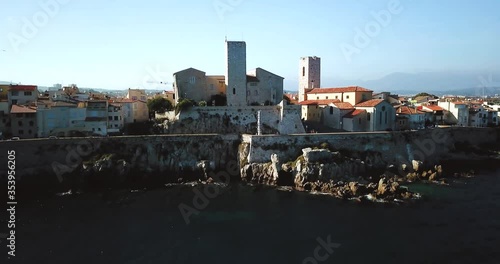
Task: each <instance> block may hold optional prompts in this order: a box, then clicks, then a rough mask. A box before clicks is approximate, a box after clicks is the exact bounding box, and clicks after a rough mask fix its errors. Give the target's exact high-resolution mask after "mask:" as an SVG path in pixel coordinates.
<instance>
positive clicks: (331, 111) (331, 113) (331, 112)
mask: <svg viewBox="0 0 500 264" xmlns="http://www.w3.org/2000/svg"><path fill="white" fill-rule="evenodd" d="M330 115H333V106H330Z"/></svg>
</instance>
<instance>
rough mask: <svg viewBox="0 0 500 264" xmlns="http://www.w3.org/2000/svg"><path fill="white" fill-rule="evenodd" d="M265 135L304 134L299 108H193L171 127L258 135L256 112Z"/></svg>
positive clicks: (184, 131)
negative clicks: (259, 114)
mask: <svg viewBox="0 0 500 264" xmlns="http://www.w3.org/2000/svg"><path fill="white" fill-rule="evenodd" d="M258 111H260V112H261V123H262V127H263V131H264V132H263V133H265V134H277V133H279V134H282V135H284V134H294V133H304V132H305V131H304V127H303V125H302V122H301V119H300V106H296V105H285V106H283V104H281V105H276V106H241V107H237V106H236V107H235V106H233V107H225V106H221V107H211V106H207V107H192V108H190V109H188V110H184V111H181V112H180V113H179V115H178V121H176V122H174V123H171V124H169V125H168V126H169V127H168V131H169V133H179V134H192V133H220V134H234V133H238V134H244V133H247V134H257V113H258Z"/></svg>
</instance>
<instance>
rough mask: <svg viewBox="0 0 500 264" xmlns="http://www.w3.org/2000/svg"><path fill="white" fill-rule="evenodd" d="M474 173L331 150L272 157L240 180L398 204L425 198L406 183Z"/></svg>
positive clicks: (245, 170)
mask: <svg viewBox="0 0 500 264" xmlns="http://www.w3.org/2000/svg"><path fill="white" fill-rule="evenodd" d="M489 158H493V160H496V161H497V163H498V160H499V157H498V156H497V157H491V156H489V157H488V156H482V157H481V158H479V157H478V156H476V161H481V160H482V161H484V162H486V163H487V162H488V159H489ZM367 161H368V162H367ZM459 162H460V161H457V162H455V163H459ZM447 163H450V161H447ZM497 165H498V164H497ZM474 174H475V172H474V170H471V169H470V168H469V169H468V170H463V171H455V172H453V170H451V169H450V170H449V171H448V172H447V173H445V171H444V169H443V166H442V165H433V166H430V165H424V163H423V162H422V161H418V160H412V161H411V164H399V165H393V164H389V165H386V164H384V163H382V162H380V161H377V159H376V155H375V158H373V157H371V158H369V159H367V160H365V161H363V160H361V159H359V158H353V157H349V156H346V155H343V154H341V153H340V152H338V151H330V150H329V149H326V148H316V149H312V148H305V149H303V150H302V155H301V156H299V157H297V159H296V160H295V161H286V162H280V159H279V156H278V155H277V154H273V155H271V157H270V162H268V163H252V164H245V165H244V166H243V167H242V168H241V177H242V180H243V181H245V182H250V183H257V184H265V185H271V186H290V187H292V188H293V189H295V190H299V191H305V192H311V193H321V194H328V195H331V196H333V197H336V198H339V199H347V200H354V201H358V202H362V201H372V202H395V203H402V202H411V201H415V200H419V199H420V198H421V197H422V196H421V195H420V194H419V193H415V192H411V191H410V190H409V189H408V187H407V186H404V184H411V183H414V182H425V183H430V184H438V185H448V182H449V181H450V179H451V178H470V177H474Z"/></svg>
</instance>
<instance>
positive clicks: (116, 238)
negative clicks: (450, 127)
mask: <svg viewBox="0 0 500 264" xmlns="http://www.w3.org/2000/svg"><path fill="white" fill-rule="evenodd" d="M408 187H409V188H410V190H412V191H416V192H419V193H421V194H422V197H423V198H422V199H420V200H418V201H412V202H409V203H405V204H399V203H365V202H363V203H360V202H356V201H347V200H339V199H336V198H333V197H331V196H328V195H321V194H310V193H304V192H298V191H292V190H290V189H286V188H274V187H264V186H258V185H248V184H245V183H242V182H236V183H229V184H228V185H210V186H208V187H207V185H196V184H179V185H168V186H167V185H166V186H163V187H158V188H153V189H122V190H111V189H110V190H100V191H94V192H86V193H62V194H59V195H54V196H50V197H44V198H36V199H28V200H24V201H19V203H18V206H17V211H16V221H17V224H16V256H15V257H10V258H7V256H8V255H7V251H8V249H7V248H6V241H5V238H0V240H3V241H1V243H0V246H1V248H2V250H1V251H3V252H1V253H2V254H4V256H5V259H6V260H7V262H2V263H252V264H253V263H297V264H300V263H384V264H387V263H500V170H497V171H488V172H482V173H480V174H478V175H476V176H475V177H473V178H460V179H454V180H451V181H450V185H448V186H443V185H436V184H426V183H417V184H410V185H408ZM201 195H202V196H203V197H204V198H200V196H201ZM6 219H7V216H5V217H1V221H2V223H1V224H2V226H4V227H5V228H6V226H7V223H6V221H5V220H6ZM2 228H3V227H2ZM0 230H3V229H0Z"/></svg>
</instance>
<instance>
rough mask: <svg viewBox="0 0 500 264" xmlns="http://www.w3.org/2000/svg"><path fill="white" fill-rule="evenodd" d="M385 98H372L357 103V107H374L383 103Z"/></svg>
mask: <svg viewBox="0 0 500 264" xmlns="http://www.w3.org/2000/svg"><path fill="white" fill-rule="evenodd" d="M383 101H384V99H372V100H368V101H364V102H361V103H359V104H357V105H356V107H374V106H377V105H378V104H380V103H382V102H383Z"/></svg>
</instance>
